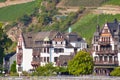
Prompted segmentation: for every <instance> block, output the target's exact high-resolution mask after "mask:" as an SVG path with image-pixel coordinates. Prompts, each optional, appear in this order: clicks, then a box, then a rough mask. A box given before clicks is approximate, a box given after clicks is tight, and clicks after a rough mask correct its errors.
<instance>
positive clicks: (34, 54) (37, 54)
mask: <svg viewBox="0 0 120 80" xmlns="http://www.w3.org/2000/svg"><path fill="white" fill-rule="evenodd" d="M32 55H33V56H39V55H40V52H39V51H34V52H33V53H32Z"/></svg>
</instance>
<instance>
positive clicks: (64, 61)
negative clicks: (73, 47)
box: [59, 55, 73, 66]
mask: <svg viewBox="0 0 120 80" xmlns="http://www.w3.org/2000/svg"><path fill="white" fill-rule="evenodd" d="M72 58H73V55H60V57H59V64H60V65H61V66H67V63H68V61H69V60H71V59H72Z"/></svg>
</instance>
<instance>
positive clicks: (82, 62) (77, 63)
mask: <svg viewBox="0 0 120 80" xmlns="http://www.w3.org/2000/svg"><path fill="white" fill-rule="evenodd" d="M68 71H69V73H70V74H73V75H77V76H78V75H80V74H81V75H86V74H91V73H92V71H93V59H92V56H90V53H88V52H85V51H80V52H78V53H77V54H76V55H75V57H74V58H73V59H72V60H71V61H69V63H68Z"/></svg>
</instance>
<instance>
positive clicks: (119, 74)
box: [110, 67, 120, 76]
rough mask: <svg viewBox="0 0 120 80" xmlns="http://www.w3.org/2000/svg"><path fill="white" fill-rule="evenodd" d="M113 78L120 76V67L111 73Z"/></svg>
mask: <svg viewBox="0 0 120 80" xmlns="http://www.w3.org/2000/svg"><path fill="white" fill-rule="evenodd" d="M110 75H111V76H120V67H116V68H115V69H114V70H113V71H112V72H111V73H110Z"/></svg>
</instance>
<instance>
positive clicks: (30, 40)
mask: <svg viewBox="0 0 120 80" xmlns="http://www.w3.org/2000/svg"><path fill="white" fill-rule="evenodd" d="M57 34H60V35H62V36H63V38H64V39H65V40H66V43H67V44H66V48H73V46H72V45H71V44H70V42H72V41H73V42H74V41H81V42H85V41H84V40H83V39H82V38H81V37H79V36H78V35H77V34H76V33H69V34H63V33H61V32H57V31H47V32H38V33H30V32H29V33H23V34H22V35H23V40H24V44H25V47H26V48H33V47H44V46H43V45H42V42H41V45H38V44H36V43H35V42H37V41H44V39H45V38H46V37H47V38H49V40H53V39H54V38H55V36H56V35H57ZM68 35H76V37H71V38H69V37H67V36H68ZM74 38H75V39H74ZM48 47H52V45H50V46H48Z"/></svg>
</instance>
